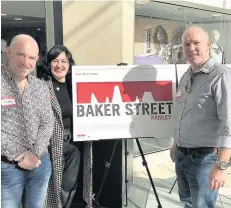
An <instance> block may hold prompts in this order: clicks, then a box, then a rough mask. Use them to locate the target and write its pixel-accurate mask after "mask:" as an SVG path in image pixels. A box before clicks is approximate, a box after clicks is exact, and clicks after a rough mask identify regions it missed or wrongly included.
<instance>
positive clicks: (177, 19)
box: [134, 1, 231, 155]
mask: <svg viewBox="0 0 231 208" xmlns="http://www.w3.org/2000/svg"><path fill="white" fill-rule="evenodd" d="M147 2H148V1H147ZM171 2H173V1H171ZM198 2H200V1H198ZM179 4H180V3H179V1H178V5H177V4H173V3H170V1H168V3H167V1H165V2H164V1H163V2H154V1H153V2H151V3H150V2H149V3H146V4H138V3H136V9H135V40H134V64H145V63H147V64H149V63H152V64H185V63H187V62H186V60H185V58H184V56H183V52H182V44H181V37H182V34H183V32H184V31H185V30H186V29H187V28H189V27H190V26H192V25H197V26H200V27H202V28H204V29H205V30H206V31H207V32H208V34H209V36H210V40H211V43H212V45H211V56H213V57H214V59H216V60H217V61H218V62H220V63H226V64H231V39H230V38H229V35H228V34H230V33H231V24H230V23H231V10H230V9H222V8H216V7H211V6H206V5H200V4H195V3H194V4H193V3H192V4H189V3H188V4H186V3H183V2H182V5H179ZM226 8H227V7H226ZM150 30H151V31H152V36H151V42H150V44H149V41H148V40H149V39H148V31H150ZM148 49H149V50H148ZM140 142H141V145H142V147H143V150H144V153H151V152H156V151H161V150H163V149H168V148H170V147H171V145H172V140H170V139H169V138H159V139H156V138H153V139H140ZM134 155H139V151H138V148H137V146H136V144H134Z"/></svg>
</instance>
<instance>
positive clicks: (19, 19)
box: [1, 1, 46, 74]
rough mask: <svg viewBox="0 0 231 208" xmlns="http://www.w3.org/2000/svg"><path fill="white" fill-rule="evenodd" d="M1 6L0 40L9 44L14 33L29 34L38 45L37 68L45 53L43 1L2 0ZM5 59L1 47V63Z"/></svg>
mask: <svg viewBox="0 0 231 208" xmlns="http://www.w3.org/2000/svg"><path fill="white" fill-rule="evenodd" d="M1 7H2V9H1V13H2V15H1V20H2V33H1V39H2V42H4V43H6V44H5V45H6V46H9V44H10V42H11V40H12V38H13V37H14V36H15V35H18V34H28V35H31V36H32V37H33V38H34V39H35V40H36V41H37V43H38V46H39V57H40V58H39V60H38V63H37V68H39V67H40V66H41V64H42V61H43V57H44V56H45V54H46V27H45V1H2V2H1ZM6 61H7V58H6V54H5V48H2V63H4V62H6ZM35 72H36V70H35ZM35 72H34V74H35Z"/></svg>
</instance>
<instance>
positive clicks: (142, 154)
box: [135, 138, 162, 208]
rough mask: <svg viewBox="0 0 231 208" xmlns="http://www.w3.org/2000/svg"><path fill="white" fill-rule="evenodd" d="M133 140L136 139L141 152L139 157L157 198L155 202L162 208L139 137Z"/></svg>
mask: <svg viewBox="0 0 231 208" xmlns="http://www.w3.org/2000/svg"><path fill="white" fill-rule="evenodd" d="M135 140H136V143H137V146H138V148H139V151H140V154H141V157H142V160H143V166H145V168H146V171H147V173H148V177H149V180H150V182H151V185H152V189H153V191H154V194H155V197H156V200H157V203H158V208H162V206H161V203H160V200H159V197H158V194H157V192H156V188H155V185H154V182H153V180H152V176H151V173H150V171H149V168H148V164H147V161H146V159H145V157H144V153H143V150H142V148H141V146H140V142H139V139H138V138H136V139H135Z"/></svg>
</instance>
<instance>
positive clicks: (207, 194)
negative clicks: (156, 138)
mask: <svg viewBox="0 0 231 208" xmlns="http://www.w3.org/2000/svg"><path fill="white" fill-rule="evenodd" d="M216 158H217V153H215V152H206V148H205V149H203V152H200V153H199V152H197V151H195V150H189V151H188V152H181V151H179V150H178V148H176V154H175V165H176V175H177V183H178V187H179V197H180V200H181V202H183V203H185V208H215V204H216V200H217V195H218V191H212V190H210V188H209V174H210V170H211V168H212V165H213V164H214V163H215V162H216Z"/></svg>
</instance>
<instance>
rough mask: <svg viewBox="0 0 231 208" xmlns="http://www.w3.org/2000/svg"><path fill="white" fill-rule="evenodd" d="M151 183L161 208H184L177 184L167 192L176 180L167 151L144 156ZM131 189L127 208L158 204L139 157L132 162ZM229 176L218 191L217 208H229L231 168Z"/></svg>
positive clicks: (230, 202) (153, 206) (230, 204)
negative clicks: (132, 178)
mask: <svg viewBox="0 0 231 208" xmlns="http://www.w3.org/2000/svg"><path fill="white" fill-rule="evenodd" d="M145 158H146V160H147V163H148V166H149V169H150V172H151V175H152V178H153V181H154V185H155V188H156V191H157V193H158V197H159V200H160V203H161V205H162V207H163V208H180V207H184V206H183V204H182V203H180V201H179V198H178V194H177V184H176V185H175V186H174V188H173V191H172V193H171V194H169V191H170V189H171V187H172V185H173V183H174V181H175V179H176V176H175V171H174V163H172V162H171V160H170V158H169V150H166V151H163V152H158V153H153V154H149V155H146V156H145ZM133 170H134V171H133V174H134V180H133V187H132V189H131V191H130V192H129V197H128V206H127V207H128V208H155V207H158V203H157V200H156V197H155V195H154V192H153V190H152V187H151V186H150V181H149V179H148V175H147V172H146V169H145V167H143V165H142V159H141V157H136V158H134V161H133ZM228 172H229V175H228V180H227V182H226V186H225V187H224V188H222V189H221V190H220V195H219V197H218V200H217V208H222V203H223V207H224V208H228V207H231V167H230V168H229V169H228ZM226 197H228V198H226Z"/></svg>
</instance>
